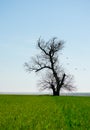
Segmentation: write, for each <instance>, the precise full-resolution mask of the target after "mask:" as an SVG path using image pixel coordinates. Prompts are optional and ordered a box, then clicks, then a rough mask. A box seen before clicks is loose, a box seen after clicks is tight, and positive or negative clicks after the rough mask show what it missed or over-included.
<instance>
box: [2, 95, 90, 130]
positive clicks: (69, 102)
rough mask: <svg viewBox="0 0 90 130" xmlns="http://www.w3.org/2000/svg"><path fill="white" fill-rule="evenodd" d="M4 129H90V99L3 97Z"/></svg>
mask: <svg viewBox="0 0 90 130" xmlns="http://www.w3.org/2000/svg"><path fill="white" fill-rule="evenodd" d="M0 130H90V97H74V96H59V97H53V96H25V95H24V96H20V95H0Z"/></svg>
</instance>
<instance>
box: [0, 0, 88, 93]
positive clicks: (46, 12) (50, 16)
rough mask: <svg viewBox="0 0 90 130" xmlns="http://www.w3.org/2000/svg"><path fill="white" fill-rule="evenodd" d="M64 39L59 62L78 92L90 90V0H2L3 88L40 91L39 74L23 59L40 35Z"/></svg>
mask: <svg viewBox="0 0 90 130" xmlns="http://www.w3.org/2000/svg"><path fill="white" fill-rule="evenodd" d="M40 36H41V37H42V38H44V39H45V40H46V41H47V40H49V39H51V38H52V37H53V36H56V37H58V39H60V40H64V41H65V47H64V49H63V51H62V53H63V55H62V56H61V59H60V62H61V63H62V64H63V66H64V68H65V70H66V72H70V74H72V75H74V80H75V85H76V86H77V92H90V1H89V0H0V92H38V91H39V90H38V88H37V77H38V76H37V75H35V74H34V73H31V74H29V73H26V71H25V68H24V62H26V61H29V59H30V57H31V56H34V55H35V54H36V53H37V48H36V42H37V40H38V38H39V37H40Z"/></svg>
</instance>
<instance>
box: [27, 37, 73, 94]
mask: <svg viewBox="0 0 90 130" xmlns="http://www.w3.org/2000/svg"><path fill="white" fill-rule="evenodd" d="M63 45H64V42H63V41H58V40H57V38H52V39H51V40H49V41H47V42H45V41H44V40H43V39H40V38H39V40H38V42H37V46H38V48H39V50H40V51H41V53H40V54H39V55H36V57H32V61H31V62H26V63H25V67H26V69H27V71H29V72H31V71H35V72H41V71H43V72H44V75H45V76H44V77H42V79H41V80H40V81H39V85H40V86H41V88H42V89H46V88H48V89H52V91H53V95H54V96H59V94H60V90H61V89H66V90H69V91H72V90H73V89H74V87H73V86H72V76H70V75H67V74H66V73H65V72H64V69H63V68H62V66H61V65H59V60H58V57H59V56H58V52H59V51H61V50H62V49H63Z"/></svg>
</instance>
